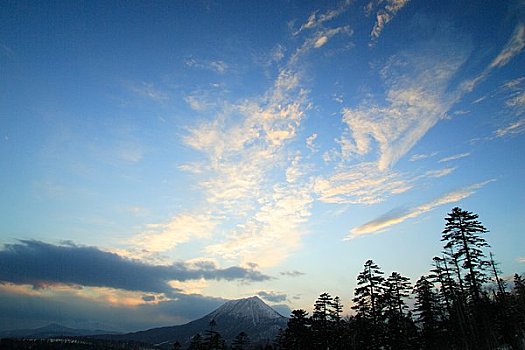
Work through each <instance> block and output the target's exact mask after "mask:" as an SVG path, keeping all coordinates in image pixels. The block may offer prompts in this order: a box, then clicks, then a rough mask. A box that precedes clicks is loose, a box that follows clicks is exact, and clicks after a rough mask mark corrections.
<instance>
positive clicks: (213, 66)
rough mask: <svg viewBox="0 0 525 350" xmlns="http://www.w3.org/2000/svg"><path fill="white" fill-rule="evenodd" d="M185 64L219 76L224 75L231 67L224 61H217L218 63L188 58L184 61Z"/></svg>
mask: <svg viewBox="0 0 525 350" xmlns="http://www.w3.org/2000/svg"><path fill="white" fill-rule="evenodd" d="M184 64H186V66H188V67H191V68H196V69H205V70H211V71H214V72H216V73H219V74H224V73H225V72H226V70H228V68H229V66H228V64H226V63H225V62H224V61H221V60H216V61H208V60H199V59H196V58H193V57H191V58H187V59H186V60H185V61H184Z"/></svg>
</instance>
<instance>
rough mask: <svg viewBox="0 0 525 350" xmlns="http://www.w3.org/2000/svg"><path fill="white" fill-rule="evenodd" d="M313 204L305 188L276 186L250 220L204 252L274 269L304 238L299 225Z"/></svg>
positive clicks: (308, 190) (308, 213)
mask: <svg viewBox="0 0 525 350" xmlns="http://www.w3.org/2000/svg"><path fill="white" fill-rule="evenodd" d="M312 202H313V198H312V196H311V189H310V188H308V186H303V185H295V186H290V185H275V186H274V188H273V192H272V193H271V196H269V197H267V198H265V199H263V204H262V206H261V207H260V209H259V210H258V211H257V212H256V213H255V215H254V216H253V217H251V218H249V219H248V220H247V221H246V222H245V223H243V224H240V225H238V226H237V227H236V228H235V229H234V230H233V231H231V232H230V233H229V234H228V236H227V237H226V240H224V241H223V242H221V243H218V244H214V245H210V246H208V247H207V249H206V252H207V253H208V254H214V255H219V256H221V257H223V258H226V259H241V261H242V262H243V263H248V262H257V264H258V265H259V266H261V267H270V266H276V265H278V264H279V263H281V262H282V261H283V260H284V259H285V258H286V257H288V256H289V255H290V254H291V253H292V252H294V251H295V250H296V249H298V248H299V246H300V239H301V237H302V235H303V234H304V230H303V229H300V225H301V224H303V223H304V222H305V221H306V220H307V218H308V217H309V216H310V207H311V204H312Z"/></svg>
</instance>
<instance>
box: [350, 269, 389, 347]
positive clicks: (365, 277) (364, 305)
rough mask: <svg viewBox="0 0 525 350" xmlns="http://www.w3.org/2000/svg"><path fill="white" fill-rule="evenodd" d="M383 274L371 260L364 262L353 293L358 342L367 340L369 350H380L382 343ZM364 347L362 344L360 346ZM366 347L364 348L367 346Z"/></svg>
mask: <svg viewBox="0 0 525 350" xmlns="http://www.w3.org/2000/svg"><path fill="white" fill-rule="evenodd" d="M383 274H384V272H383V271H381V269H380V268H379V266H377V265H376V264H375V263H374V262H373V261H372V260H368V261H366V262H365V265H364V269H363V271H362V272H361V273H360V274H359V275H358V276H357V288H356V289H355V291H354V298H353V299H352V301H353V302H354V306H352V309H354V310H356V318H357V319H358V320H357V324H356V325H357V326H358V327H357V328H358V330H359V332H365V334H362V335H361V334H358V335H357V337H358V342H359V343H362V342H361V340H360V337H361V336H367V337H368V338H369V341H368V345H369V346H370V347H369V348H370V349H377V348H380V347H381V345H382V343H383V336H384V330H383V303H382V296H383V293H384V290H385V286H384V281H385V279H384V277H383ZM362 345H364V344H362ZM368 345H366V346H368Z"/></svg>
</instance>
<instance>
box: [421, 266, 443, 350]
mask: <svg viewBox="0 0 525 350" xmlns="http://www.w3.org/2000/svg"><path fill="white" fill-rule="evenodd" d="M413 293H414V294H415V297H416V302H415V304H414V313H415V317H416V320H417V322H418V324H419V327H420V342H419V345H420V347H421V349H423V350H434V349H436V350H437V349H442V348H443V345H446V344H447V343H448V342H447V341H446V339H445V338H444V337H443V336H442V335H443V332H442V328H441V324H442V316H441V315H442V312H441V310H440V309H441V305H440V303H439V296H438V294H437V292H436V291H435V288H434V283H432V280H431V279H430V278H427V277H425V276H421V277H420V278H419V280H418V281H417V282H416V285H415V286H414V290H413Z"/></svg>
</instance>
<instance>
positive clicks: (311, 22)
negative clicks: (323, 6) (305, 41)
mask: <svg viewBox="0 0 525 350" xmlns="http://www.w3.org/2000/svg"><path fill="white" fill-rule="evenodd" d="M350 4H351V1H349V0H345V1H344V2H342V3H341V5H340V6H339V7H338V8H336V9H332V10H328V11H326V12H324V13H319V11H314V12H312V13H311V14H310V16H309V17H308V20H307V21H306V22H305V23H303V24H302V25H301V27H300V28H299V29H298V30H297V31H295V32H294V33H293V35H298V34H299V33H301V32H302V31H303V30H306V29H315V28H319V27H321V26H322V25H323V24H324V23H325V22H328V21H331V20H332V19H334V18H336V17H338V16H339V15H341V14H342V13H343V12H345V11H346V10H347V9H348V7H349V5H350Z"/></svg>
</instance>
